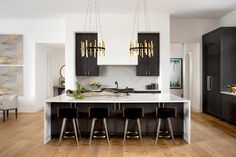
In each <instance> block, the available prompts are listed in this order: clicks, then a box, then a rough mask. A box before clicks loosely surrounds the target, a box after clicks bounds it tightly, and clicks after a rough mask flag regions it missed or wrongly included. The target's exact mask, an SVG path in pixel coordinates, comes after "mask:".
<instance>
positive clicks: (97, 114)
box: [89, 107, 109, 119]
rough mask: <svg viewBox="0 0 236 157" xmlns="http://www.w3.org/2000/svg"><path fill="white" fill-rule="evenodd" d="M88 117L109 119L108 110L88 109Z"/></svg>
mask: <svg viewBox="0 0 236 157" xmlns="http://www.w3.org/2000/svg"><path fill="white" fill-rule="evenodd" d="M89 117H91V118H101V119H102V118H107V117H109V109H108V108H94V107H91V108H89Z"/></svg>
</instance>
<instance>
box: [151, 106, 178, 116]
mask: <svg viewBox="0 0 236 157" xmlns="http://www.w3.org/2000/svg"><path fill="white" fill-rule="evenodd" d="M156 116H157V117H158V118H171V117H176V108H157V110H156Z"/></svg>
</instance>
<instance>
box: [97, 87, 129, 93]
mask: <svg viewBox="0 0 236 157" xmlns="http://www.w3.org/2000/svg"><path fill="white" fill-rule="evenodd" d="M101 91H111V92H116V93H126V92H127V89H125V88H119V89H117V88H102V89H101ZM128 92H129V93H133V92H134V89H133V88H128Z"/></svg>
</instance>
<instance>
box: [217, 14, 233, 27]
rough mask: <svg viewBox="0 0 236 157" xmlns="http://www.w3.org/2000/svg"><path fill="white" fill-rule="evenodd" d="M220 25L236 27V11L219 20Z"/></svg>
mask: <svg viewBox="0 0 236 157" xmlns="http://www.w3.org/2000/svg"><path fill="white" fill-rule="evenodd" d="M219 24H220V26H221V27H227V26H228V27H230V26H236V10H234V11H232V12H230V13H229V14H227V15H225V16H223V17H221V18H220V20H219Z"/></svg>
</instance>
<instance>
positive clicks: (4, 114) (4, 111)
mask: <svg viewBox="0 0 236 157" xmlns="http://www.w3.org/2000/svg"><path fill="white" fill-rule="evenodd" d="M3 122H5V110H3Z"/></svg>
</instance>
